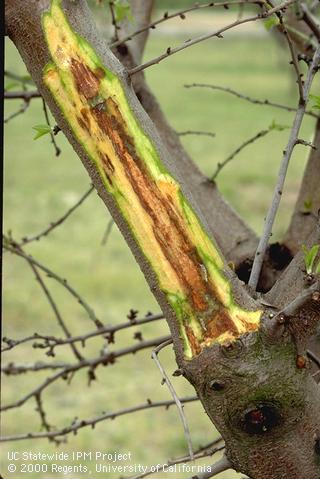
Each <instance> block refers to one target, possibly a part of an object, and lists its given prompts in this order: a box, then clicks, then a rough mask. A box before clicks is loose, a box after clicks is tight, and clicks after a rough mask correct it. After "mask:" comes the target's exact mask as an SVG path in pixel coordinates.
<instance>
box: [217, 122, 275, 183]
mask: <svg viewBox="0 0 320 479" xmlns="http://www.w3.org/2000/svg"><path fill="white" fill-rule="evenodd" d="M270 131H271V129H270V128H269V129H268V130H261V131H259V132H258V133H256V134H255V135H254V136H252V137H251V138H249V139H248V140H246V141H244V142H243V143H242V144H241V145H240V146H238V148H236V149H235V150H234V151H233V152H232V153H231V154H230V155H229V156H228V157H227V158H226V159H225V160H224V161H222V162H221V163H218V165H217V168H216V170H215V172H214V173H213V175H212V176H211V178H210V180H211V181H215V180H216V178H217V176H218V174H219V173H220V171H221V170H222V169H223V168H224V167H225V166H226V165H227V164H228V163H230V161H232V160H233V159H234V158H235V157H236V156H237V155H238V154H239V153H240V152H241V151H242V150H243V149H244V148H246V147H247V146H249V145H251V144H252V143H254V142H255V141H257V140H259V139H260V138H262V137H264V136H266V135H267V134H268V133H270Z"/></svg>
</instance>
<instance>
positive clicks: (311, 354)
mask: <svg viewBox="0 0 320 479" xmlns="http://www.w3.org/2000/svg"><path fill="white" fill-rule="evenodd" d="M307 356H308V357H309V358H310V359H311V360H312V361H313V362H314V363H315V364H316V365H317V366H318V368H320V358H319V357H318V356H317V355H316V354H314V352H312V351H310V349H308V350H307Z"/></svg>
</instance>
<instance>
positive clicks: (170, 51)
mask: <svg viewBox="0 0 320 479" xmlns="http://www.w3.org/2000/svg"><path fill="white" fill-rule="evenodd" d="M295 1H296V0H286V1H284V2H282V3H281V4H280V5H278V6H277V7H274V8H271V9H270V10H268V11H267V12H263V13H261V14H259V15H255V16H252V17H248V18H244V19H238V20H236V21H234V22H232V23H230V24H229V25H227V26H225V27H223V28H220V29H218V30H216V31H214V32H212V33H208V34H206V35H201V36H200V37H198V38H194V39H193V40H189V41H187V42H185V43H184V44H183V45H180V46H178V47H175V48H171V47H169V48H167V50H166V52H165V53H163V54H162V55H159V56H158V57H156V58H153V59H152V60H149V61H148V62H146V63H143V64H142V65H139V66H137V67H135V68H132V69H131V70H129V71H128V74H129V75H130V76H131V75H135V74H136V73H138V72H140V71H142V70H145V69H146V68H149V67H151V66H152V65H156V64H158V63H160V62H161V61H162V60H164V59H166V58H168V57H169V56H172V55H174V54H175V53H178V52H181V51H182V50H185V49H186V48H189V47H191V46H193V45H197V44H198V43H201V42H203V41H206V40H209V39H210V38H213V37H217V38H221V37H222V33H224V32H226V31H228V30H231V29H232V28H235V27H238V26H240V25H244V24H245V23H249V22H254V21H257V20H260V19H265V18H268V17H270V16H271V15H273V14H274V13H276V12H278V11H281V10H283V9H285V8H286V7H287V6H289V5H291V4H292V3H294V2H295Z"/></svg>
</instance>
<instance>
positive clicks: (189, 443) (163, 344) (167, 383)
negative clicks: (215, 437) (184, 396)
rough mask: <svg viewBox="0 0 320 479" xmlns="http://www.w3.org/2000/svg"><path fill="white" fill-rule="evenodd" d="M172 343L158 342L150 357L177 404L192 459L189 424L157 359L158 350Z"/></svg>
mask: <svg viewBox="0 0 320 479" xmlns="http://www.w3.org/2000/svg"><path fill="white" fill-rule="evenodd" d="M171 343H172V339H171V338H170V339H168V340H167V341H165V342H163V343H162V344H160V345H159V346H157V347H156V348H155V349H154V350H153V351H152V353H151V357H152V359H153V360H154V361H155V363H156V365H157V366H158V368H159V370H160V372H161V374H162V376H163V380H164V381H165V383H166V385H167V386H168V389H169V391H170V393H171V395H172V397H173V399H174V400H175V402H176V405H177V408H178V412H179V416H180V419H181V422H182V424H183V429H184V433H185V437H186V440H187V445H188V450H189V455H190V457H191V458H192V459H193V457H194V456H193V449H192V441H191V435H190V431H189V426H188V423H187V420H186V417H185V414H184V411H183V406H182V404H181V402H180V400H179V397H178V395H177V393H176V391H175V389H174V387H173V385H172V383H171V381H170V379H169V376H168V375H167V373H166V371H165V369H164V367H163V366H162V364H161V362H160V361H159V358H158V354H159V352H160V351H161V350H162V349H163V348H165V347H166V346H169V344H171Z"/></svg>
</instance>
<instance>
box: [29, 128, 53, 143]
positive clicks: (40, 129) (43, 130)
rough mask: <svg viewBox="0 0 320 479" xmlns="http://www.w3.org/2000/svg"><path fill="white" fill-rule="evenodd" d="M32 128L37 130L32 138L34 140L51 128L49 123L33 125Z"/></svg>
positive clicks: (48, 131)
mask: <svg viewBox="0 0 320 479" xmlns="http://www.w3.org/2000/svg"><path fill="white" fill-rule="evenodd" d="M32 128H33V129H34V130H35V131H36V132H37V133H36V136H35V137H34V138H33V139H34V140H37V139H38V138H41V137H42V136H44V135H47V134H48V133H50V132H51V131H52V128H51V126H49V125H35V126H33V127H32Z"/></svg>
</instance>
